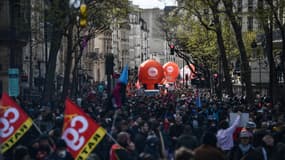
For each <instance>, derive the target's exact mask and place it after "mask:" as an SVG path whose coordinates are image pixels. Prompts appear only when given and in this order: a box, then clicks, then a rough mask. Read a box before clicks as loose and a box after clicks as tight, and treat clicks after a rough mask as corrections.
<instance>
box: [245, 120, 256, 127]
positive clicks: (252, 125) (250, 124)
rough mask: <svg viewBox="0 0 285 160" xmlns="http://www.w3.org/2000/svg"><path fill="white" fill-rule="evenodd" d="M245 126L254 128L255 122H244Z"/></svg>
mask: <svg viewBox="0 0 285 160" xmlns="http://www.w3.org/2000/svg"><path fill="white" fill-rule="evenodd" d="M245 128H256V124H255V123H254V122H252V121H249V122H247V123H246V125H245Z"/></svg>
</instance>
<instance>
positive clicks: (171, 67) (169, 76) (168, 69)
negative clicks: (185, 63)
mask: <svg viewBox="0 0 285 160" xmlns="http://www.w3.org/2000/svg"><path fill="white" fill-rule="evenodd" d="M163 70H164V77H165V79H166V81H167V82H175V81H176V79H177V77H178V75H179V67H178V65H177V64H176V63H175V62H167V63H165V64H164V65H163Z"/></svg>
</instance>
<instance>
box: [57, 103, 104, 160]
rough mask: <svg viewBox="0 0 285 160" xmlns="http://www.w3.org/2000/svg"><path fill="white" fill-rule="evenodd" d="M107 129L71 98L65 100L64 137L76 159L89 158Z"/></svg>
mask: <svg viewBox="0 0 285 160" xmlns="http://www.w3.org/2000/svg"><path fill="white" fill-rule="evenodd" d="M105 134H106V131H105V130H104V129H103V128H102V127H100V126H99V125H98V124H97V123H95V122H94V121H93V119H92V118H91V117H89V116H88V115H87V114H86V113H84V112H83V111H82V110H81V109H80V108H79V107H78V106H77V105H76V104H75V103H73V102H72V101H71V100H70V99H66V100H65V111H64V124H63V132H62V139H64V140H65V142H66V144H67V148H68V151H69V152H70V153H71V155H72V156H73V158H74V159H76V160H84V159H87V157H88V156H89V154H90V153H91V152H92V151H93V149H94V148H95V147H96V145H97V144H99V142H100V141H101V140H102V139H103V137H104V136H105Z"/></svg>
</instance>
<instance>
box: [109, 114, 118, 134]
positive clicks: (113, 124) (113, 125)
mask: <svg viewBox="0 0 285 160" xmlns="http://www.w3.org/2000/svg"><path fill="white" fill-rule="evenodd" d="M117 117H118V110H117V109H116V111H115V113H114V119H113V123H112V127H111V133H110V135H112V132H113V128H114V127H115V123H116V120H117Z"/></svg>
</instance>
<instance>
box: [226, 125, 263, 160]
mask: <svg viewBox="0 0 285 160" xmlns="http://www.w3.org/2000/svg"><path fill="white" fill-rule="evenodd" d="M250 138H251V134H250V132H248V131H247V130H242V131H241V132H240V135H239V143H238V144H237V145H236V146H234V148H233V149H232V150H231V151H230V153H229V155H228V156H229V157H228V159H230V160H262V155H261V154H260V153H259V152H257V151H256V150H255V149H254V147H253V146H252V144H251V143H250Z"/></svg>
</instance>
